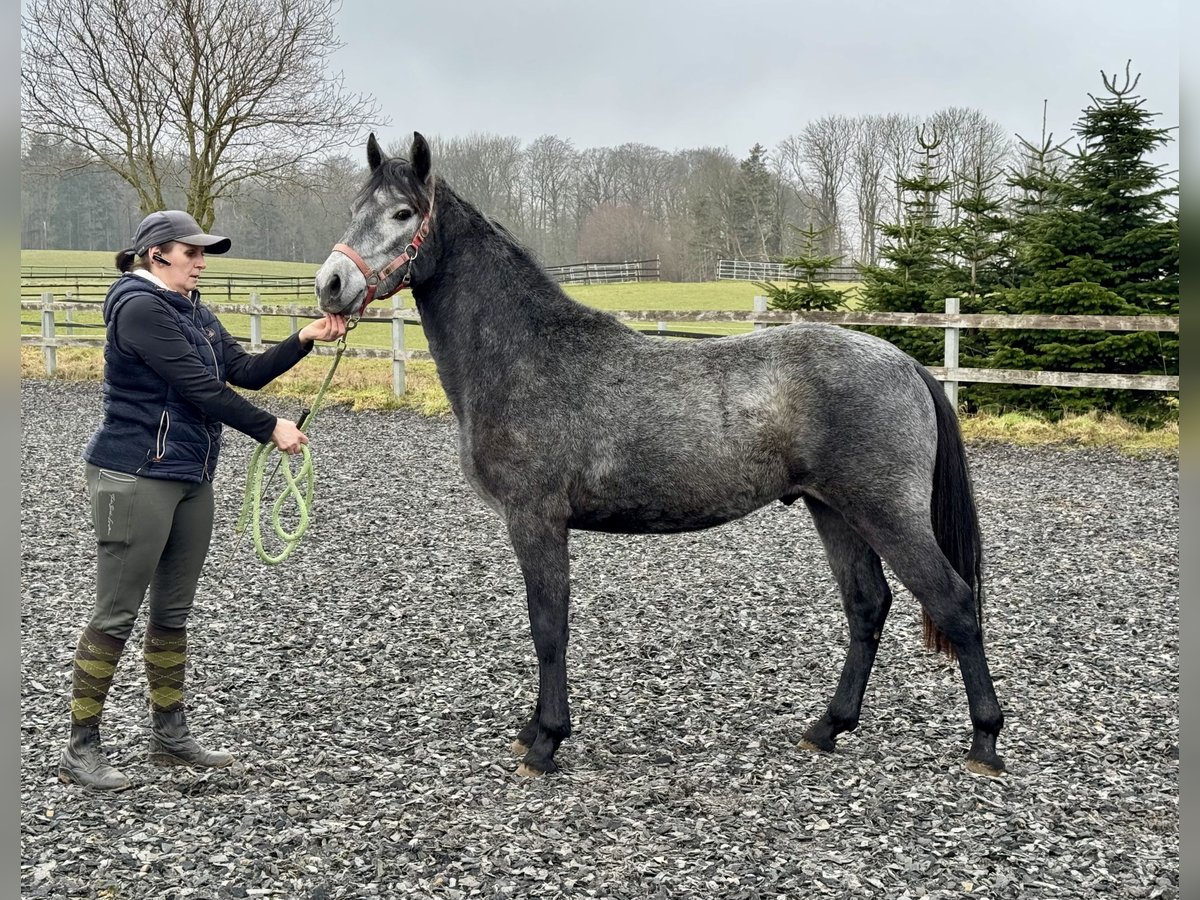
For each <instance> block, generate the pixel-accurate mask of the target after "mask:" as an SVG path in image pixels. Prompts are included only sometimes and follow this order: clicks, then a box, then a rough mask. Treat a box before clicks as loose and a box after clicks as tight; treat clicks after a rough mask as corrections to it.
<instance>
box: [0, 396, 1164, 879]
mask: <svg viewBox="0 0 1200 900" xmlns="http://www.w3.org/2000/svg"><path fill="white" fill-rule="evenodd" d="M21 399H22V414H23V417H24V421H23V431H22V450H23V459H22V499H21V528H22V537H21V560H22V562H21V576H22V604H21V658H22V670H23V678H22V683H21V699H22V719H21V732H22V747H21V749H22V754H21V797H22V809H21V821H22V848H21V857H22V870H21V884H22V896H26V897H104V898H134V897H137V898H183V897H196V898H224V897H289V898H342V897H439V898H442V897H445V898H460V897H474V896H485V897H497V896H499V897H508V896H513V897H516V896H521V897H611V898H625V897H629V898H635V897H636V898H660V897H661V898H667V897H670V898H680V897H697V898H699V897H718V898H777V897H788V898H791V897H806V898H807V897H863V896H870V897H887V898H909V897H914V898H915V897H929V898H944V897H958V896H962V895H965V894H967V893H970V894H972V895H980V896H987V897H1014V898H1015V897H1021V898H1055V900H1065V898H1093V897H1096V896H1098V895H1108V896H1115V897H1122V898H1126V897H1128V898H1136V897H1167V898H1170V897H1176V896H1178V870H1179V818H1178V800H1179V782H1178V774H1179V762H1178V760H1179V751H1178V746H1179V744H1178V741H1179V704H1178V693H1179V678H1178V672H1179V668H1178V653H1179V643H1178V638H1179V590H1178V527H1179V526H1178V519H1179V516H1178V513H1179V508H1178V469H1177V464H1176V461H1175V460H1174V459H1172V458H1165V457H1149V458H1142V459H1129V458H1125V457H1121V456H1119V455H1117V454H1115V453H1112V452H1107V451H1093V450H1061V449H1059V450H1056V449H1021V448H1015V447H1000V446H975V447H972V448H971V449H970V454H971V457H972V463H973V466H974V473H975V481H976V490H977V494H978V499H979V504H980V510H981V516H982V520H983V533H984V540H985V549H986V553H987V561H986V573H985V577H986V579H987V582H988V584H989V599H988V606H987V610H986V612H987V625H988V647H989V657H990V660H991V664H992V668H993V673H994V675H995V678H996V687H997V691H998V693H999V696H1000V700H1001V703H1002V704H1003V706H1004V709H1005V713H1006V716H1007V725H1006V728H1005V730H1004V732H1003V733H1002V735H1001V742H1000V751H1001V753H1002V755H1003V756H1004V757H1005V759H1006V761H1007V762H1008V765H1009V769H1010V771H1009V773H1008V774H1007V775H1006V776H1005V777H1003V778H1000V779H988V778H979V777H973V776H971V775H969V774H968V773H967V772H966V770H965V767H964V765H963V760H964V756H965V753H966V750H967V747H968V744H969V740H970V726H969V720H968V717H967V707H966V698H965V694H964V691H963V686H962V681H961V679H960V677H959V675H958V671H957V668H956V667H955V666H954V665H953V664H952V663H949V662H947V661H945V660H944V659H942V658H939V657H934V656H931V655H929V654H927V653H925V652H923V651H922V650H921V649H920V639H919V624H918V617H917V612H916V604H915V602H914V601H913V600H912V598H911V596H909V595H907V594H906V593H905V592H904V591H903V590H902V589H900V588H898V587H897V588H896V603H895V605H894V607H893V612H892V617H891V620H890V622H889V627H888V633H887V639H885V641H884V643H883V646H882V649H881V650H880V653H879V659H878V662H877V664H876V667H875V672H874V676H873V678H872V680H871V683H870V686H869V688H868V691H867V697H866V702H865V706H864V712H863V719H862V723H861V725H860V727H859V729H858V731H857V732H855V733H854V734H851V735H846V736H844V737H843V739H842V741H841V742H840V745H839V750H838V752H837V753H836V754H834V755H828V756H827V755H814V754H809V753H806V752H804V751H801V750H799V749H797V746H796V743H797V740H798V738H799V736H800V734H801V733H802V731H803V729H804V728H805V727H806V725H807V724H808V722H809V721H810V720H811V719H812V718H813V717H814V716H816V715H818V714H819V712H820V711H821V710H822V709H823V707H824V703H825V702H826V701H827V699H828V697H829V696H830V694H831V692H832V690H833V687H834V685H835V683H836V681H837V677H838V672H839V670H840V667H841V663H842V657H843V647H844V645H845V640H846V629H845V623H844V619H843V617H842V613H841V608H840V604H839V601H838V598H837V594H836V591H835V588H834V585H833V581H832V578H831V576H830V575H829V571H828V568H827V566H826V565H825V562H824V558H823V555H822V553H821V550H820V545H819V543H818V541H817V538H816V534H815V531H814V529H813V527H812V524H811V522H810V521H809V520H808V517H807V515H806V513H805V512H804V511H803V509H801V508H800V507H799V506H797V507H793V508H790V509H788V508H785V507H783V506H782V505H779V504H776V505H774V506H772V507H770V508H767V509H765V510H762V511H761V512H759V513H757V514H755V515H753V516H751V517H749V518H748V519H746V520H743V521H740V522H736V523H733V524H731V525H728V526H725V527H724V528H720V529H714V530H710V531H707V532H700V533H696V534H691V535H680V536H671V537H624V536H607V535H593V534H586V533H576V534H575V535H574V536H573V538H572V564H573V576H574V577H573V608H572V619H571V628H572V635H571V637H572V642H571V649H570V654H569V664H570V669H569V671H570V678H571V682H570V687H571V703H572V714H573V720H574V725H575V734H574V736H573V737H572V738H571V739H570V740H569V741H567V742H566V743H565V744H564V745H563V747H562V748H561V749H560V751H559V753H558V757H557V759H558V760H559V762H560V763H561V764H562V766H563V772H562V773H560V774H559V775H556V776H553V777H546V778H540V779H534V780H526V779H522V778H519V777H518V776H516V775H515V774H514V773H515V767H516V762H517V760H516V759H515V758H514V757H511V756H510V755H509V752H508V745H509V741H510V740H511V739H512V737H513V736H514V734H515V732H516V728H517V726H518V725H519V724H520V722H521V721H522V719H523V718H524V717H525V716H526V715H527V714H528V713H529V711H530V709H531V706H532V703H533V699H534V689H535V683H536V668H535V664H534V659H533V649H532V643H531V641H530V639H529V634H528V623H527V620H526V616H525V605H524V594H523V589H522V585H521V579H520V573H519V571H518V569H517V566H516V562H515V559H514V557H513V555H512V553H511V551H510V549H509V547H508V543H507V540H506V537H505V535H504V532H503V530H502V528H501V525H500V522H499V521H498V519H497V517H496V516H495V515H494V514H493V513H492V512H491V511H490V510H488V509H487V508H486V507H485V506H484V505H483V504H482V503H481V502H480V501H479V500H478V499H477V498H476V497H475V495H474V494H473V493H472V492H471V491H470V489H469V488H468V487H467V485H466V483H465V481H464V480H463V478H462V476H461V475H460V473H459V470H458V462H457V453H456V450H455V440H454V438H455V428H454V423H453V421H450V420H433V421H431V420H425V419H421V418H419V417H417V416H414V415H411V414H406V413H360V414H351V413H349V412H346V411H343V410H339V409H327V410H324V411H323V412H322V413H321V415H320V417H319V418H318V420H317V423H316V426H315V428H314V429H313V438H314V448H315V452H314V459H315V464H316V469H317V498H316V503H315V509H314V521H313V525H312V528H311V530H310V532H309V534H308V536H307V537H306V538H305V540H304V543H303V544H302V546H301V550H300V551H299V553H298V554H297V555H296V556H295V557H293V558H292V559H289V560H288V561H287V562H285V563H284V564H282V565H280V566H274V567H271V566H266V565H263V564H261V563H260V562H259V561H258V560H257V558H256V557H255V556H254V554H253V550H252V548H251V546H250V544H249V542H248V541H245V540H243V541H241V542H239V541H237V540H236V538H235V535H234V532H233V522H234V519H235V517H236V514H237V511H238V508H239V506H240V502H241V492H242V487H243V478H244V473H245V468H246V464H247V462H248V459H249V455H250V452H251V450H252V449H253V445H252V443H251V442H250V441H249V439H247V438H245V437H243V436H241V435H238V434H236V433H233V434H229V435H228V436H227V438H226V450H225V453H226V455H225V457H224V459H223V462H222V475H221V476H219V477H218V480H217V491H218V509H219V512H218V521H217V525H216V531H215V535H214V542H213V550H212V554H211V557H210V566H209V571H208V572H207V573H206V575H205V577H204V578H203V579H202V581H201V585H200V599H199V600H198V605H197V608H196V610H195V612H194V613H193V616H192V619H191V622H190V626H189V628H190V635H191V642H192V648H193V658H192V662H191V666H190V670H189V685H188V687H189V696H190V710H191V711H190V714H189V717H190V720H191V722H192V724H193V727H194V729H195V730H196V731H197V733H199V734H200V736H201V737H202V738H203V739H204V740H205V741H206V742H208V743H211V744H212V745H214V746H219V747H224V748H227V749H230V750H232V751H234V752H235V753H236V754H237V756H238V759H239V763H238V765H237V766H235V767H234V769H233V770H231V771H229V770H227V771H224V772H220V773H201V772H192V771H188V770H178V771H177V770H163V769H158V768H155V767H152V766H150V765H149V763H148V762H147V759H146V738H147V727H148V723H147V716H146V714H145V712H144V710H145V688H144V676H143V675H142V672H141V662H140V659H139V656H140V654H139V653H138V652H137V651H138V647H139V645H140V637H141V631H140V626H139V630H137V631H135V633H134V636H133V638H132V639H131V640H130V653H128V654H127V656H126V659H125V660H124V661H123V662H122V664H121V667H120V668H119V669H118V673H117V678H116V681H115V684H114V687H113V690H112V693H111V695H110V698H109V706H108V710H107V711H106V717H105V726H104V734H105V741H106V746H107V747H108V748H109V751H110V756H111V757H112V758H113V759H114V761H115V762H117V763H118V764H119V765H120V766H121V767H122V768H123V769H124V770H125V771H126V772H127V774H128V775H129V776H130V777H131V778H132V779H133V780H134V787H133V788H131V789H130V790H128V791H125V792H123V793H120V794H116V795H103V794H94V793H90V792H87V791H83V790H81V789H80V788H78V787H74V786H65V785H61V784H59V782H58V781H57V779H56V777H55V764H56V761H57V757H58V753H59V751H60V749H61V747H62V744H63V742H64V740H65V737H66V733H67V724H68V707H67V698H68V693H69V688H70V674H71V656H72V652H73V649H74V644H75V641H76V639H77V637H78V634H79V630H80V629H81V627H82V626H83V624H84V622H85V621H86V618H87V616H88V613H89V611H90V605H91V596H92V591H93V586H94V574H93V573H94V553H95V551H94V544H93V538H92V532H91V529H90V525H89V511H88V505H87V500H86V489H85V486H84V482H83V474H82V464H81V463H80V462H79V459H78V456H79V452H80V450H81V448H82V446H83V443H84V442H85V440H86V438H87V436H88V434H89V433H90V432H91V430H92V428H93V427H94V425H95V423H96V421H97V420H98V416H99V409H100V398H99V390H98V388H97V386H96V385H92V384H83V385H79V384H61V383H53V382H46V381H26V382H23V383H22V386H21ZM265 405H267V406H269V407H272V408H273V409H275V411H277V412H279V413H281V414H288V415H292V416H294V415H296V410H295V409H292V408H290V407H288V406H286V405H284V403H283V401H278V400H273V399H272V398H267V399H266V401H265ZM141 621H142V623H144V616H143V618H142V620H141Z"/></svg>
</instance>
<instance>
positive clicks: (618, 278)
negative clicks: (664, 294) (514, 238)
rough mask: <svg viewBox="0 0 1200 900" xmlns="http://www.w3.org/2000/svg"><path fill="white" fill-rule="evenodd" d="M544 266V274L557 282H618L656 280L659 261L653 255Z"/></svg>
mask: <svg viewBox="0 0 1200 900" xmlns="http://www.w3.org/2000/svg"><path fill="white" fill-rule="evenodd" d="M544 268H545V270H546V274H548V275H549V276H550V277H551V278H553V279H554V280H555V281H557V282H558V283H559V284H618V283H621V282H628V281H658V273H659V270H660V263H659V260H658V258H657V257H655V258H654V259H639V260H635V261H633V262H619V263H589V262H581V263H570V264H568V265H565V266H545V267H544Z"/></svg>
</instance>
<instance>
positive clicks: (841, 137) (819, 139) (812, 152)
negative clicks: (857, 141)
mask: <svg viewBox="0 0 1200 900" xmlns="http://www.w3.org/2000/svg"><path fill="white" fill-rule="evenodd" d="M855 130H856V129H855V126H854V122H853V121H852V120H851V119H849V118H847V117H846V116H840V115H838V116H823V117H821V118H820V119H817V120H816V121H814V122H809V123H808V124H807V125H805V126H804V130H803V131H802V132H800V134H798V135H792V136H790V137H787V138H785V139H784V140H783V141H781V142H780V143H779V146H778V147H777V149H776V154H777V155H778V157H779V162H780V166H781V168H782V169H783V171H785V172H786V173H787V174H788V176H789V179H790V180H791V181H792V183H793V186H794V187H795V188H796V191H797V193H798V194H799V193H801V192H803V193H805V194H807V195H809V196H811V197H812V198H814V199H815V200H816V203H817V206H816V208H815V209H814V210H813V218H814V224H815V225H816V226H817V228H818V230H820V231H821V232H822V238H821V252H822V253H825V254H833V255H837V256H841V255H843V254H842V247H843V246H844V244H845V235H844V234H843V223H842V194H843V193H844V191H845V190H846V188H847V186H848V185H849V183H850V155H851V152H852V148H853V146H854V138H855Z"/></svg>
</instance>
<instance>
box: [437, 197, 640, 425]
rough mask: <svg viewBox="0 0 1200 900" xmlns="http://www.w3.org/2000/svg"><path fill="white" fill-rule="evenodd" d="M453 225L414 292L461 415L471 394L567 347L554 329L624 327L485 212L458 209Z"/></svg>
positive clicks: (495, 387) (496, 387)
mask: <svg viewBox="0 0 1200 900" xmlns="http://www.w3.org/2000/svg"><path fill="white" fill-rule="evenodd" d="M464 206H465V204H464ZM448 218H449V217H448ZM446 225H447V226H448V227H447V229H446V232H445V233H444V235H445V236H444V240H443V243H442V246H439V247H438V249H437V264H436V268H437V272H436V274H435V276H434V278H433V279H432V281H431V282H430V283H429V284H427V285H424V286H421V285H418V286H417V288H416V289H415V291H414V295H415V299H416V300H417V305H418V308H419V309H420V312H421V322H422V325H423V327H424V330H425V335H426V338H427V340H428V342H429V351H430V354H431V355H432V356H433V358H434V361H435V362H436V364H437V368H438V375H439V377H440V379H441V381H442V387H443V388H444V389H445V391H446V394H447V396H448V397H449V398H450V402H451V404H452V405H453V406H454V410H455V413H456V414H458V415H459V416H460V417H461V416H462V415H463V413H464V410H465V405H466V404H467V403H468V401H469V400H470V399H472V398H475V397H478V396H480V395H484V394H489V393H491V392H493V391H502V390H504V389H505V384H506V379H507V378H508V377H509V376H510V373H512V372H514V370H516V369H518V368H525V367H526V365H527V364H529V363H533V364H535V365H536V364H537V362H538V360H539V359H541V358H543V357H545V356H546V355H547V354H551V353H556V352H559V351H558V348H555V347H550V346H547V343H546V335H547V333H548V332H549V333H555V334H562V333H563V332H564V331H568V330H574V329H579V330H589V329H596V328H601V329H608V328H611V327H617V328H619V326H615V323H611V324H610V323H608V322H607V321H605V320H599V319H598V318H597V316H596V314H595V313H594V311H592V310H590V309H588V308H586V307H583V306H581V305H579V304H577V303H575V302H574V301H573V300H571V299H570V298H568V297H566V296H565V295H564V294H563V293H562V291H561V290H560V289H559V288H558V286H557V285H556V284H554V282H552V281H551V280H550V279H549V278H548V277H547V276H546V274H545V273H544V272H543V271H542V270H541V269H540V268H539V267H538V266H537V265H536V264H535V263H533V262H532V260H529V259H528V258H527V257H525V255H524V253H523V252H522V251H520V250H519V249H517V248H515V247H514V246H513V245H512V244H511V243H510V242H509V241H508V239H507V238H505V237H503V236H502V235H500V234H499V233H497V232H496V231H495V230H494V229H493V228H492V226H491V225H490V224H489V223H488V222H487V221H486V220H485V219H483V217H482V216H480V215H479V214H478V213H477V212H473V211H472V210H470V209H458V208H455V209H454V210H453V220H452V221H451V222H448V223H446Z"/></svg>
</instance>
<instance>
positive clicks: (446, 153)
mask: <svg viewBox="0 0 1200 900" xmlns="http://www.w3.org/2000/svg"><path fill="white" fill-rule="evenodd" d="M430 144H431V149H432V150H433V159H434V163H433V164H434V167H435V168H436V169H437V171H438V173H439V174H440V175H443V176H445V178H446V180H447V181H448V182H449V183H450V184H452V185H453V186H454V189H455V190H456V191H458V192H459V193H460V194H462V195H463V196H464V197H466V198H467V200H469V201H471V203H473V204H475V205H476V206H477V207H479V209H480V211H481V212H484V213H486V214H487V215H489V216H494V217H495V218H497V219H498V220H500V221H501V222H502V223H503V224H504V225H505V227H506V228H509V229H510V230H512V231H513V232H514V233H517V234H518V235H521V232H522V231H523V230H524V228H525V211H524V209H523V206H524V196H525V195H524V190H523V187H522V181H521V167H522V165H523V162H524V155H523V153H522V151H521V139H520V138H518V137H516V136H515V135H507V136H501V135H498V134H486V133H480V132H472V133H471V134H469V135H467V136H466V137H465V138H459V137H454V138H449V139H441V138H434V139H433V140H432V141H430ZM408 145H409V142H408V141H400V142H398V143H397V146H396V148H395V152H396V153H397V154H398V155H401V156H403V155H404V154H406V153H408ZM521 236H522V237H524V235H521Z"/></svg>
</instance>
